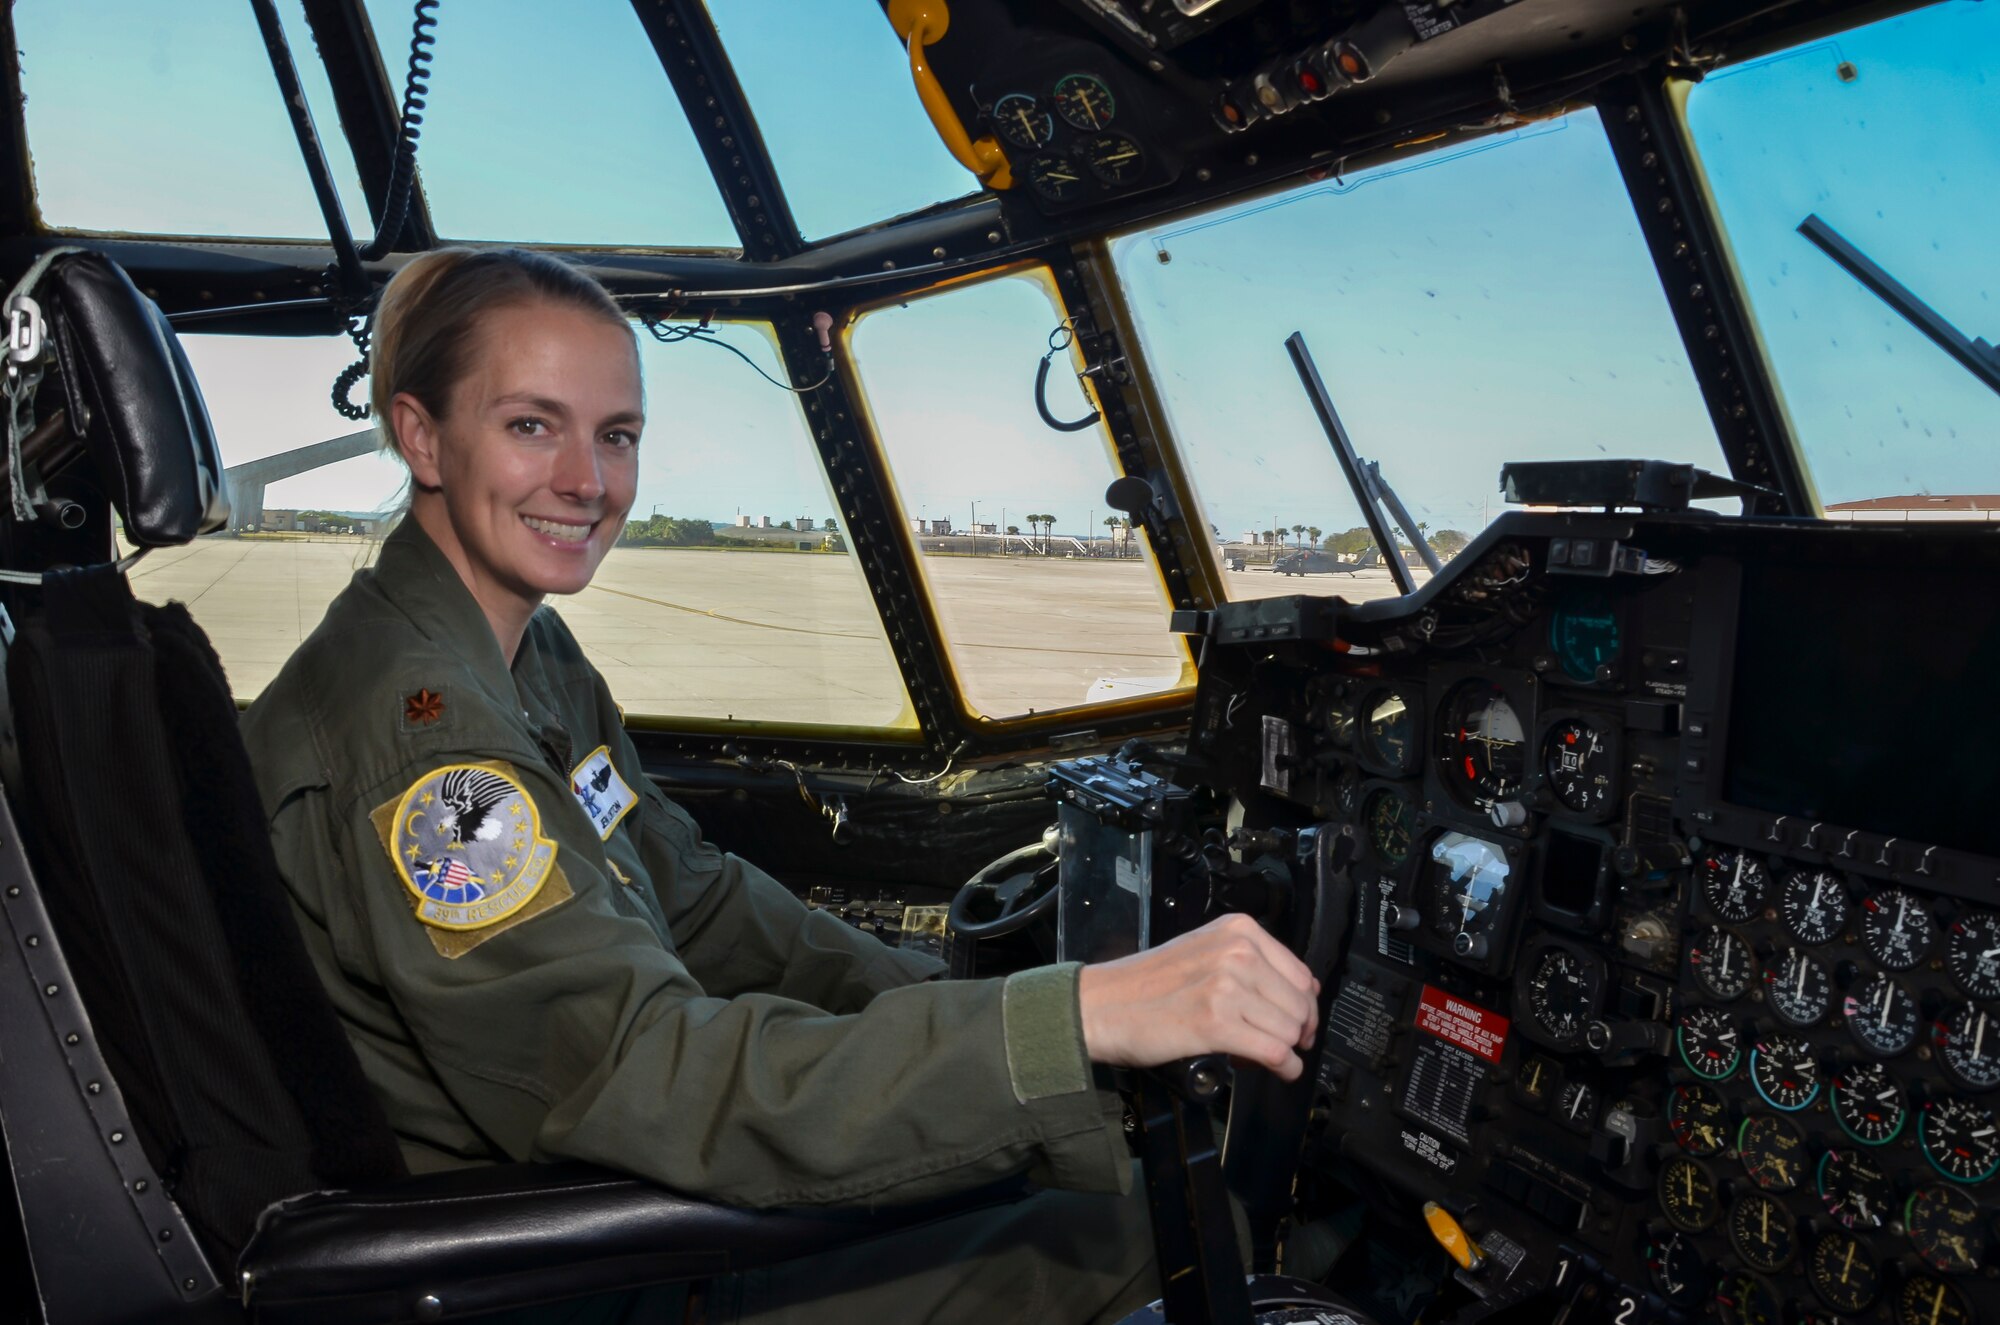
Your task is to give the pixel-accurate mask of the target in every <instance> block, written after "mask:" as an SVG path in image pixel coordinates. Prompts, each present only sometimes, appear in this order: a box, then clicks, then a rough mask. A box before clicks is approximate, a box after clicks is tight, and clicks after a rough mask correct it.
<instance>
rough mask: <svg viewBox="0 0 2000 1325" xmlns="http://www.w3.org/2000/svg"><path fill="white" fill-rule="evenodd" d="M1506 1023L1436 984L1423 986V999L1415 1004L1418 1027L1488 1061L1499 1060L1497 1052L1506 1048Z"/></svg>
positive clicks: (1495, 1014)
mask: <svg viewBox="0 0 2000 1325" xmlns="http://www.w3.org/2000/svg"><path fill="white" fill-rule="evenodd" d="M1509 1024H1510V1023H1509V1022H1508V1020H1507V1019H1506V1018H1505V1017H1503V1016H1501V1015H1500V1014H1499V1013H1497V1012H1488V1011H1487V1010H1486V1009H1485V1008H1482V1007H1480V1006H1479V1005H1478V1004H1477V1003H1468V1002H1466V1001H1465V1000H1464V999H1462V998H1460V997H1458V996H1457V995H1456V994H1447V993H1445V992H1444V990H1442V989H1439V988H1437V987H1436V986H1435V985H1425V986H1424V997H1423V1001H1422V1002H1421V1003H1419V1004H1418V1005H1417V1029H1418V1030H1420V1031H1428V1032H1430V1033H1431V1034H1432V1035H1435V1036H1437V1037H1438V1038H1439V1039H1440V1040H1445V1041H1448V1042H1450V1043H1452V1044H1455V1045H1457V1046H1458V1047H1459V1048H1461V1049H1468V1050H1470V1051H1471V1052H1473V1053H1475V1054H1478V1055H1479V1056H1480V1057H1481V1058H1484V1059H1485V1060H1486V1061H1487V1062H1489V1063H1497V1062H1499V1061H1500V1051H1501V1050H1502V1049H1504V1048H1506V1047H1507V1027H1508V1025H1509Z"/></svg>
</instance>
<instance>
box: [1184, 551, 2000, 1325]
mask: <svg viewBox="0 0 2000 1325" xmlns="http://www.w3.org/2000/svg"><path fill="white" fill-rule="evenodd" d="M1937 537H1938V536H1937V535H1935V534H1933V535H1931V536H1930V542H1929V543H1928V544H1926V543H1924V542H1920V541H1919V540H1916V539H1913V538H1911V537H1909V536H1907V535H1906V534H1902V533H1899V532H1897V531H1880V532H1877V531H1866V530H1858V529H1845V530H1840V531H1828V530H1825V529H1823V528H1820V529H1814V528H1811V527H1804V526H1798V525H1792V526H1785V525H1780V524H1777V523H1762V524H1760V523H1757V522H1749V521H1732V520H1723V519H1721V518H1719V517H1707V516H1697V515H1692V514H1690V515H1687V516H1673V517H1650V518H1639V517H1632V518H1629V519H1619V518H1616V517H1603V516H1587V517H1586V516H1574V517H1571V516H1554V517H1549V516H1542V517H1536V516H1525V515H1523V516H1510V517H1508V518H1507V519H1505V520H1503V521H1501V522H1499V523H1497V524H1496V525H1495V526H1494V528H1493V529H1491V530H1489V531H1488V532H1487V534H1485V535H1482V537H1481V539H1480V540H1479V541H1478V542H1476V543H1475V544H1474V545H1473V547H1472V548H1470V549H1468V550H1467V551H1466V552H1465V553H1464V554H1462V555H1461V556H1460V557H1459V559H1458V560H1457V561H1455V562H1454V563H1453V564H1452V565H1451V566H1450V567H1448V568H1447V569H1446V571H1445V572H1443V573H1442V574H1441V575H1439V576H1438V577H1437V578H1436V579H1435V580H1434V581H1433V582H1432V583H1431V584H1430V585H1427V586H1425V587H1424V588H1423V589H1421V590H1420V591H1419V592H1418V593H1417V594H1415V595H1412V596H1410V597H1407V598H1405V599H1401V600H1394V601H1392V602H1388V603H1379V604H1366V605H1358V606H1350V605H1347V604H1343V603H1336V604H1335V605H1334V606H1333V607H1332V608H1331V609H1330V610H1329V609H1328V608H1326V606H1325V605H1324V600H1321V601H1320V602H1319V603H1318V604H1317V605H1315V604H1313V603H1310V602H1308V600H1303V599H1301V600H1267V601H1265V602H1262V603H1255V604H1252V603H1243V604H1231V605H1229V606H1227V607H1224V608H1221V609H1218V610H1217V611H1216V612H1215V613H1214V614H1213V618H1212V619H1211V620H1210V621H1209V622H1207V623H1205V626H1206V629H1207V632H1208V634H1209V636H1210V643H1211V650H1210V655H1209V658H1208V659H1207V661H1206V662H1205V665H1204V669H1203V676H1202V692H1201V694H1200V695H1199V697H1198V700H1197V709H1196V720H1195V731H1194V737H1193V742H1192V748H1191V754H1193V755H1194V756H1196V757H1197V758H1199V759H1200V760H1203V761H1205V764H1206V766H1207V767H1209V768H1210V769H1212V770H1213V772H1212V774H1211V776H1212V777H1213V778H1214V780H1215V782H1216V784H1217V785H1218V786H1221V787H1226V788H1227V790H1228V793H1229V795H1230V796H1231V797H1232V799H1233V802H1234V804H1235V805H1236V807H1237V808H1236V813H1237V815H1239V816H1240V818H1241V820H1242V822H1243V823H1244V824H1245V825H1246V826H1253V827H1260V828H1261V827H1262V826H1264V825H1266V824H1288V823H1293V824H1307V823H1311V824H1317V825H1319V826H1320V828H1321V831H1325V830H1326V829H1328V828H1332V829H1334V830H1335V831H1338V832H1339V833H1341V834H1343V835H1345V836H1346V837H1347V838H1348V839H1349V846H1348V848H1347V852H1346V857H1347V863H1346V866H1345V869H1346V873H1347V880H1346V882H1348V883H1351V891H1352V894H1353V896H1354V898H1355V902H1354V905H1355V914H1354V921H1355V923H1354V925H1353V928H1352V931H1351V933H1352V937H1351V939H1350V940H1349V944H1348V948H1347V950H1346V952H1345V953H1344V954H1343V956H1342V957H1341V958H1340V959H1339V960H1338V961H1337V962H1335V963H1333V964H1332V965H1331V966H1330V967H1329V969H1328V971H1326V972H1323V973H1322V979H1323V983H1324V984H1325V985H1326V986H1327V991H1326V994H1325V999H1326V1003H1325V1008H1324V1014H1325V1016H1324V1022H1325V1029H1324V1032H1323V1035H1322V1043H1321V1045H1320V1048H1319V1050H1318V1059H1317V1062H1316V1064H1315V1065H1314V1066H1315V1073H1316V1086H1315V1098H1314V1104H1313V1113H1312V1118H1313V1120H1314V1121H1313V1128H1312V1132H1311V1136H1310V1139H1309V1142H1308V1145H1307V1151H1306V1160H1305V1164H1306V1167H1307V1169H1308V1170H1310V1171H1311V1172H1312V1173H1314V1174H1316V1175H1318V1176H1319V1177H1321V1178H1323V1179H1328V1180H1332V1181H1335V1182H1344V1183H1347V1184H1348V1185H1350V1186H1351V1187H1352V1188H1353V1189H1354V1190H1357V1191H1386V1192H1387V1193H1389V1196H1388V1198H1387V1201H1386V1205H1387V1207H1389V1208H1391V1209H1393V1208H1397V1207H1399V1206H1401V1205H1407V1207H1408V1209H1409V1210H1410V1211H1412V1212H1414V1211H1416V1210H1417V1209H1419V1208H1421V1207H1422V1205H1423V1204H1424V1203H1425V1202H1437V1203H1439V1204H1440V1205H1442V1206H1443V1207H1444V1208H1445V1209H1447V1210H1449V1211H1450V1212H1451V1213H1452V1214H1453V1215H1454V1216H1455V1217H1456V1218H1458V1219H1459V1220H1460V1222H1461V1223H1462V1224H1463V1226H1464V1228H1465V1229H1466V1230H1467V1232H1468V1233H1469V1234H1470V1235H1471V1236H1472V1237H1473V1239H1474V1241H1475V1242H1477V1243H1478V1244H1479V1246H1480V1247H1481V1248H1482V1250H1483V1251H1484V1253H1485V1259H1484V1263H1483V1264H1482V1265H1481V1266H1480V1267H1479V1268H1478V1269H1477V1270H1476V1271H1471V1270H1460V1271H1458V1272H1457V1274H1456V1275H1455V1280H1456V1282H1457V1287H1458V1290H1459V1292H1460V1293H1461V1295H1462V1296H1463V1297H1465V1298H1467V1299H1468V1300H1471V1301H1474V1302H1476V1303H1478V1304H1480V1306H1481V1309H1488V1310H1490V1309H1493V1308H1496V1307H1497V1306H1500V1305H1504V1304H1506V1303H1508V1302H1522V1303H1526V1302H1531V1301H1535V1300H1538V1299H1540V1300H1545V1301H1546V1302H1549V1303H1557V1302H1560V1303H1567V1304H1568V1309H1570V1310H1571V1314H1570V1315H1569V1316H1567V1317H1566V1319H1569V1320H1573V1321H1584V1320H1602V1321H1616V1322H1618V1323H1619V1325H1631V1322H1639V1321H1655V1320H1657V1321H1686V1322H1694V1321H1711V1320H1719V1321H1723V1322H1742V1323H1743V1325H1751V1323H1752V1322H1756V1323H1759V1325H1762V1323H1765V1322H1769V1323H1773V1325H1775V1323H1777V1322H1809V1321H1816V1322H1831V1321H1836V1320H1838V1321H1857V1322H1858V1321H1871V1322H1884V1323H1891V1322H1893V1323H1895V1325H1947V1323H1953V1325H1955V1323H1956V1322H1971V1321H1975V1320H1993V1319H2000V1281H1997V1278H1996V1277H2000V1222H1996V1214H2000V1185H1996V1183H1995V1179H1996V1176H2000V859H1996V858H1995V856H1996V855H2000V853H1989V852H1988V851H1987V848H1988V846H1989V845H1990V844H1989V842H1988V839H1987V836H1986V834H1987V823H1986V819H1987V818H1988V817H1990V810H1989V811H1984V813H1983V814H1982V810H1981V807H1982V806H1983V804H1984V793H1983V791H1981V790H1980V789H1979V785H1980V784H1979V783H1978V782H1977V781H1976V780H1975V781H1974V782H1972V783H1971V784H1970V785H1965V784H1944V783H1936V782H1932V781H1928V780H1927V764H1928V765H1932V766H1935V767H1939V768H1942V769H1945V770H1947V771H1955V770H1957V769H1959V768H1960V767H1961V766H1965V767H1969V766H1970V765H1969V764H1965V763H1964V761H1963V760H1961V759H1960V757H1959V755H1958V754H1956V753H1949V752H1946V751H1945V750H1941V747H1944V748H1948V749H1949V750H1951V751H1955V749H1956V747H1959V746H1961V745H1963V746H1965V747H1967V749H1968V750H1973V749H1979V748H1985V747H1986V746H1987V745H1988V744H1990V743H1989V742H1988V741H1987V740H1986V738H1985V737H1984V736H1983V735H1981V733H1982V732H1983V731H1984V729H1985V728H1986V727H1989V726H1992V725H1994V720H1993V719H1992V718H1990V717H1988V716H1987V714H1988V711H1989V710H1990V703H1989V702H1987V701H1986V700H1985V699H1984V698H1983V692H1984V687H1985V684H1986V683H1985V681H1984V679H1983V677H1984V676H1986V675H1991V673H1985V672H1983V671H1982V670H1981V666H1980V665H1981V664H1983V663H1984V661H1985V660H1986V659H1987V658H1988V656H1989V655H1991V654H1993V653H1995V652H1996V650H2000V609H1995V608H1993V607H1990V606H1988V603H1989V602H1991V601H1993V600H1995V599H2000V595H1995V594H1994V593H1993V592H1992V590H1993V589H1994V588H1996V587H2000V552H1997V551H1996V549H1995V548H1994V545H1992V544H1990V543H1986V542H1983V541H1979V540H1976V539H1975V538H1973V537H1971V536H1970V535H1968V536H1967V537H1965V538H1963V539H1962V540H1956V541H1953V542H1952V543H1951V547H1950V553H1949V555H1948V556H1947V555H1945V554H1943V553H1940V551H1939V549H1938V547H1937ZM1614 567H1623V568H1624V569H1622V570H1614V569H1613V568H1614ZM1771 567H1776V568H1777V569H1776V570H1770V569H1768V568H1771ZM1946 568H1948V569H1946ZM1975 586H1976V587H1977V589H1978V590H1979V591H1980V592H1978V593H1977V594H1976V595H1975V594H1974V593H1973V589H1974V588H1975ZM1780 595H1782V596H1786V597H1788V598H1789V601H1788V602H1784V603H1780V602H1779V601H1778V598H1779V596H1780ZM1843 598H1844V599H1845V600H1847V602H1848V603H1849V606H1847V607H1845V608H1842V609H1837V608H1833V607H1830V606H1829V604H1833V603H1836V602H1840V601H1842V600H1843ZM1945 598H1950V599H1951V600H1952V610H1953V611H1954V612H1956V613H1957V617H1956V622H1957V624H1956V625H1955V626H1954V627H1953V629H1952V630H1951V631H1949V632H1947V634H1948V637H1947V638H1945V639H1942V640H1940V641H1939V642H1938V647H1939V648H1940V649H1941V650H1942V651H1943V652H1945V653H1947V654H1949V657H1946V658H1943V659H1938V658H1930V659H1925V660H1921V661H1919V660H1913V659H1911V658H1910V657H1909V656H1908V655H1909V652H1910V650H1909V649H1908V648H1907V647H1906V646H1907V644H1908V642H1909V641H1910V640H1912V639H1920V638H1926V631H1927V629H1928V627H1927V624H1926V623H1927V620H1928V618H1929V616H1930V614H1932V613H1934V612H1936V611H1938V610H1940V607H1941V604H1942V602H1943V600H1944V599H1945ZM1280 601H1283V602H1293V601H1296V602H1297V608H1296V612H1295V613H1293V614H1292V615H1290V616H1287V615H1286V611H1285V610H1284V609H1282V608H1280V607H1278V606H1274V604H1276V603H1278V602H1280ZM1822 618H1824V620H1822ZM1836 619H1837V620H1839V621H1844V622H1848V623H1849V626H1847V627H1838V628H1837V627H1836V626H1835V625H1834V624H1833V623H1834V621H1835V620H1836ZM1861 620H1869V621H1871V622H1872V623H1873V628H1871V629H1870V630H1869V631H1868V632H1867V633H1866V634H1865V635H1858V634H1857V633H1855V632H1854V631H1853V630H1852V629H1851V628H1850V627H1851V623H1852V622H1856V621H1861ZM1253 622H1254V624H1252V623H1253ZM1899 627H1903V628H1904V629H1899ZM1836 630H1837V631H1838V638H1834V632H1836ZM1780 634H1782V635H1783V638H1782V639H1781V638H1778V636H1779V635H1780ZM1899 641H1900V643H1898V642H1899ZM1218 643H1222V644H1223V647H1220V648H1217V647H1213V646H1215V645H1216V644H1218ZM1898 686H1901V687H1904V688H1905V691H1900V692H1899V691H1898V690H1896V689H1895V687H1898ZM1816 702H1817V704H1823V707H1821V706H1817V705H1816ZM1737 705H1754V707H1755V711H1752V712H1743V711H1738V709H1737V707H1736V706H1737ZM1853 705H1866V706H1868V707H1869V708H1871V709H1872V710H1877V712H1875V714H1874V715H1873V716H1870V717H1866V718H1857V717H1856V716H1855V713H1854V712H1853V710H1852V707H1851V706H1853ZM1919 710H1921V711H1922V712H1923V713H1926V714H1933V715H1934V716H1935V717H1936V718H1937V720H1936V721H1934V722H1933V723H1932V724H1931V725H1929V726H1927V727H1925V728H1923V729H1922V730H1923V731H1924V732H1925V733H1927V734H1926V735H1925V737H1924V744H1923V748H1924V749H1926V750H1929V751H1931V752H1932V753H1931V755H1929V756H1927V757H1926V758H1922V759H1920V758H1915V757H1913V756H1915V755H1916V753H1917V747H1916V746H1915V745H1913V744H1912V743H1911V741H1910V740H1909V739H1907V738H1905V737H1903V736H1902V735H1900V733H1901V732H1903V731H1904V730H1905V729H1904V726H1903V724H1904V723H1905V722H1906V721H1909V720H1910V719H1911V718H1912V717H1913V715H1915V714H1916V713H1917V712H1918V711H1919ZM1946 715H1948V716H1946ZM1774 722H1775V723H1779V724H1792V725H1796V726H1800V727H1802V728H1803V729H1804V730H1802V731H1801V732H1800V735H1799V738H1798V740H1797V741H1796V742H1793V741H1790V740H1789V739H1786V740H1784V741H1782V742H1781V743H1780V744H1779V745H1777V746H1773V744H1772V742H1773V741H1774V739H1777V738H1776V737H1774V732H1777V733H1778V735H1780V736H1782V735H1783V734H1784V732H1785V731H1786V730H1788V728H1784V727H1782V726H1781V727H1774V725H1773V724H1774ZM1891 777H1893V779H1894V784H1893V785H1891V784H1890V783H1889V782H1888V781H1886V779H1889V778H1891ZM1878 782H1879V790H1876V789H1875V788H1876V787H1877V786H1878ZM1836 813H1837V814H1838V816H1839V817H1837V818H1836ZM1912 825H1921V826H1922V827H1924V828H1925V829H1926V831H1930V832H1933V833H1934V834H1935V836H1933V837H1932V838H1930V839H1928V840H1926V839H1916V838H1912V837H1908V836H1904V835H1903V833H1902V831H1900V830H1905V829H1907V828H1908V827H1910V826H1912ZM1940 838H1942V839H1943V840H1941V841H1940V840H1938V839H1940ZM1328 975H1331V977H1332V978H1331V979H1328V978H1326V977H1327V976H1328ZM1232 1125H1233V1124H1232ZM1384 1205H1385V1201H1384V1198H1382V1197H1380V1196H1376V1197H1371V1204H1370V1209H1371V1211H1372V1210H1374V1209H1376V1208H1380V1207H1383V1206H1384ZM1553 1311H1554V1308H1553V1307H1552V1308H1551V1312H1552V1315H1553ZM1427 1318H1428V1317H1427ZM1450 1318H1451V1317H1450V1316H1448V1315H1446V1316H1442V1317H1440V1319H1450ZM1466 1318H1467V1319H1472V1318H1475V1317H1474V1316H1470V1315H1469V1316H1467V1317H1466Z"/></svg>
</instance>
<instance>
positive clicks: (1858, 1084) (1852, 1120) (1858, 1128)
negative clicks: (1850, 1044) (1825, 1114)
mask: <svg viewBox="0 0 2000 1325" xmlns="http://www.w3.org/2000/svg"><path fill="white" fill-rule="evenodd" d="M1909 1116H1910V1106H1909V1104H1908V1102H1907V1101H1906V1100H1905V1098H1904V1096H1903V1088H1902V1087H1901V1086H1899V1085H1897V1084H1896V1078H1894V1077H1892V1076H1890V1075H1889V1069H1888V1068H1886V1067H1884V1066H1882V1065H1881V1064H1880V1063H1856V1064H1855V1065H1854V1066H1852V1067H1848V1068H1843V1069H1842V1070H1841V1073H1840V1075H1839V1076H1837V1077H1835V1078H1834V1079H1833V1117H1834V1121H1836V1122H1838V1123H1839V1124H1840V1129H1841V1130H1842V1131H1843V1132H1846V1133H1847V1134H1848V1135H1849V1136H1851V1137H1853V1138H1854V1139H1855V1140H1856V1141H1859V1142H1860V1143H1861V1144H1862V1145H1864V1146H1886V1145H1888V1144H1889V1143H1890V1142H1891V1141H1894V1140H1895V1139H1896V1138H1897V1137H1899V1136H1901V1135H1902V1134H1903V1124H1904V1123H1905V1122H1906V1121H1908V1120H1909Z"/></svg>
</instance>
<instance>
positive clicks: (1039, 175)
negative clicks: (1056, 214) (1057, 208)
mask: <svg viewBox="0 0 2000 1325" xmlns="http://www.w3.org/2000/svg"><path fill="white" fill-rule="evenodd" d="M1028 187H1029V188H1031V189H1033V190H1034V191H1035V192H1036V193H1038V194H1040V195H1041V196H1042V197H1044V198H1047V199H1048V200H1049V201H1050V202H1068V201H1069V200H1070V199H1072V198H1074V197H1076V196H1077V194H1078V193H1080V192H1081V191H1082V189H1083V176H1082V175H1080V174H1078V173H1077V169H1076V167H1075V166H1073V165H1071V164H1070V163H1069V162H1068V161H1066V160H1064V159H1063V158H1062V157H1059V156H1038V157H1036V158H1035V159H1034V160H1033V161H1030V162H1029V163H1028Z"/></svg>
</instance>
